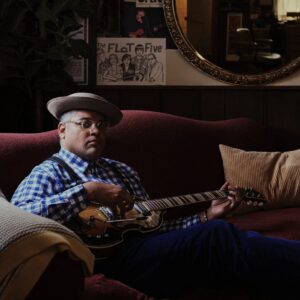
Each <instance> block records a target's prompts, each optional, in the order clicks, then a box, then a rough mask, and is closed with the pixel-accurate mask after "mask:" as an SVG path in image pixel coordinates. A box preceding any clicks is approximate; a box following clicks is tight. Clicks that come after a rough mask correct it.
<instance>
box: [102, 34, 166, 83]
mask: <svg viewBox="0 0 300 300" xmlns="http://www.w3.org/2000/svg"><path fill="white" fill-rule="evenodd" d="M97 53H98V55H97V58H98V61H97V84H98V85H101V84H106V85H112V84H115V85H122V84H133V85H163V84H165V74H164V72H165V69H166V39H164V38H139V39H129V38H105V37H99V38H97Z"/></svg>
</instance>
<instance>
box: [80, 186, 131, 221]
mask: <svg viewBox="0 0 300 300" xmlns="http://www.w3.org/2000/svg"><path fill="white" fill-rule="evenodd" d="M83 186H84V188H85V190H86V193H87V198H88V200H89V201H90V202H96V203H99V205H103V206H108V207H110V208H111V209H112V211H113V213H114V215H115V216H124V213H125V212H126V211H128V210H131V209H132V208H133V205H134V200H133V197H132V196H131V195H130V194H129V193H128V192H127V191H126V190H124V189H122V188H121V187H120V186H118V185H114V184H107V183H103V182H86V183H84V184H83Z"/></svg>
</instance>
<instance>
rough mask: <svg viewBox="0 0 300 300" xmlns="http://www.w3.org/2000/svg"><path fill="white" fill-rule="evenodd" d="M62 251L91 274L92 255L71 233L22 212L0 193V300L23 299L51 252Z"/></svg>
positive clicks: (51, 255)
mask: <svg viewBox="0 0 300 300" xmlns="http://www.w3.org/2000/svg"><path fill="white" fill-rule="evenodd" d="M63 251H68V253H69V256H70V257H71V258H72V259H74V260H79V261H81V262H82V266H83V270H84V272H85V274H86V275H90V274H92V270H93V264H94V256H93V254H92V253H91V252H90V250H89V249H88V248H87V247H86V246H85V245H84V244H83V242H82V241H81V240H80V238H79V237H78V236H77V235H76V234H75V233H74V232H72V231H71V230H69V229H68V228H67V227H65V226H63V225H61V224H59V223H57V222H55V221H53V220H50V219H47V218H43V217H40V216H36V215H33V214H30V213H27V212H25V211H23V210H22V209H20V208H18V207H16V206H14V205H12V204H11V203H9V202H8V201H7V200H6V199H5V198H4V197H3V196H1V192H0V299H3V300H6V299H14V300H19V299H20V300H21V299H24V298H25V297H26V295H28V293H29V292H30V290H31V289H32V288H33V286H34V285H35V283H36V282H37V281H38V279H39V277H40V276H41V275H42V274H43V272H44V271H45V269H46V268H47V266H48V264H49V263H50V261H51V259H52V258H53V257H54V256H55V254H57V253H59V252H63ZM32 270H34V272H32Z"/></svg>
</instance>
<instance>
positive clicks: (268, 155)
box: [219, 145, 300, 215]
mask: <svg viewBox="0 0 300 300" xmlns="http://www.w3.org/2000/svg"><path fill="white" fill-rule="evenodd" d="M219 148H220V152H221V156H222V160H223V167H224V175H225V179H226V181H228V182H230V183H232V184H235V185H238V186H240V187H244V188H253V189H255V190H256V191H258V192H260V193H261V194H263V195H264V197H265V199H266V201H267V203H266V204H265V205H264V206H263V207H259V208H258V207H253V206H248V205H247V204H246V203H245V202H244V201H243V202H242V203H241V205H240V206H239V207H238V208H237V210H236V211H235V212H233V213H232V214H231V215H236V214H241V213H246V212H250V211H256V210H267V209H274V208H283V207H293V206H300V149H299V150H294V151H288V152H257V151H244V150H240V149H236V148H232V147H229V146H225V145H219Z"/></svg>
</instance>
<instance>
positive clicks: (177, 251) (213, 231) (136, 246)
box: [98, 220, 247, 297]
mask: <svg viewBox="0 0 300 300" xmlns="http://www.w3.org/2000/svg"><path fill="white" fill-rule="evenodd" d="M245 240H246V235H245V234H244V233H242V232H239V231H237V230H236V229H235V227H234V226H233V225H231V224H229V223H227V222H224V221H222V220H214V221H210V222H208V223H206V224H199V225H196V226H193V227H189V228H188V229H184V230H176V231H171V232H167V233H154V234H147V235H142V236H138V237H132V238H128V239H127V240H126V241H125V242H124V243H123V245H122V248H121V249H120V251H118V253H117V254H116V255H115V256H114V257H113V258H112V259H111V260H110V261H108V262H107V263H106V266H104V265H103V264H102V266H99V267H100V269H98V270H99V271H102V272H105V273H106V274H108V275H109V276H112V277H114V278H116V279H119V280H121V281H122V282H125V283H127V284H128V285H130V286H132V287H135V288H137V289H139V290H141V291H143V292H145V293H147V294H148V295H152V296H156V297H171V296H176V295H178V294H180V293H181V292H182V291H184V290H186V289H188V288H190V287H198V286H208V285H210V284H211V283H212V282H214V283H215V282H216V280H219V281H220V282H219V283H218V285H219V286H220V285H222V284H223V285H225V284H226V283H227V282H230V281H232V280H235V279H236V278H237V277H238V276H239V274H240V273H241V272H245V270H246V269H247V264H246V262H245V258H244V253H245V249H244V245H245ZM101 269H102V270H101Z"/></svg>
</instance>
